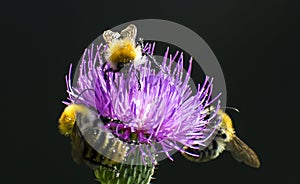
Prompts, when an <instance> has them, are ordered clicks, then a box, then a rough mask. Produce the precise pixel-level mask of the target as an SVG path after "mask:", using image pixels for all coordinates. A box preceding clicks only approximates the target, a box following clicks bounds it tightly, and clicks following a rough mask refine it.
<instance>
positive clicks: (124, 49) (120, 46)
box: [103, 24, 144, 72]
mask: <svg viewBox="0 0 300 184" xmlns="http://www.w3.org/2000/svg"><path fill="white" fill-rule="evenodd" d="M136 35H137V28H136V26H135V25H133V24H130V25H129V26H127V27H126V28H125V29H123V30H122V31H121V32H120V33H118V32H113V31H111V30H107V31H104V33H103V38H104V40H105V41H106V43H107V44H108V48H107V50H106V52H105V58H106V60H107V61H108V62H109V64H110V67H111V69H112V71H115V72H116V71H120V70H121V69H122V68H123V67H124V66H125V65H126V64H128V63H133V64H134V65H139V64H142V63H143V62H144V60H143V59H142V56H143V55H142V48H141V45H140V44H136Z"/></svg>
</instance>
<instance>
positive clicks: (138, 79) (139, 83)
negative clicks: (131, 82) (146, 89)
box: [135, 74, 141, 91]
mask: <svg viewBox="0 0 300 184" xmlns="http://www.w3.org/2000/svg"><path fill="white" fill-rule="evenodd" d="M135 76H136V78H137V81H138V85H139V87H138V90H139V91H141V82H140V78H139V76H138V75H137V74H135Z"/></svg>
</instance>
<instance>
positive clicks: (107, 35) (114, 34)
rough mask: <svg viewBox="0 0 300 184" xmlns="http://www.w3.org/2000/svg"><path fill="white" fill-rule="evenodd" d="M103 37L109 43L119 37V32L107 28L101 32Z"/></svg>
mask: <svg viewBox="0 0 300 184" xmlns="http://www.w3.org/2000/svg"><path fill="white" fill-rule="evenodd" d="M103 38H104V40H105V42H106V43H107V44H110V43H112V42H114V41H115V40H117V39H118V38H120V34H119V33H118V32H113V31H111V30H107V31H104V32H103Z"/></svg>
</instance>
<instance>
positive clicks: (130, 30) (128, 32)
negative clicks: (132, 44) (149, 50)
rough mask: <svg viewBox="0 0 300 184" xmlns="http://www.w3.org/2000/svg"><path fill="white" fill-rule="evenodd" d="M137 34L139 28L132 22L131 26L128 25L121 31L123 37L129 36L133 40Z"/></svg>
mask: <svg viewBox="0 0 300 184" xmlns="http://www.w3.org/2000/svg"><path fill="white" fill-rule="evenodd" d="M136 34H137V28H136V26H135V25H133V24H130V25H129V26H127V27H126V28H125V29H123V30H122V31H121V37H122V38H128V39H130V40H132V41H135V38H136Z"/></svg>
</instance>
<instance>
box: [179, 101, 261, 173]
mask: <svg viewBox="0 0 300 184" xmlns="http://www.w3.org/2000/svg"><path fill="white" fill-rule="evenodd" d="M213 110H214V108H213V107H209V109H208V114H210V112H211V111H213ZM217 116H218V118H220V119H221V122H220V124H219V126H218V128H217V134H216V136H215V138H214V139H213V140H212V142H211V143H210V144H209V145H208V146H207V147H206V148H204V149H203V150H197V149H192V148H188V147H184V149H185V150H186V151H188V152H189V153H193V154H196V155H199V157H196V156H192V155H188V154H186V153H183V156H184V157H186V158H187V159H188V160H190V161H193V162H207V161H210V160H213V159H215V158H217V157H218V156H219V155H220V154H221V153H222V152H223V151H224V150H228V151H230V152H231V154H232V156H233V158H234V159H236V160H237V161H239V162H243V163H245V164H246V165H248V166H251V167H254V168H258V167H260V161H259V159H258V157H257V155H256V153H255V152H254V151H253V150H252V149H251V148H250V147H249V146H248V145H246V144H245V143H244V142H243V141H242V140H241V139H240V138H238V137H237V136H236V134H235V131H234V128H233V126H232V120H231V118H230V117H229V115H228V114H226V113H225V112H224V111H222V110H219V111H218V113H217Z"/></svg>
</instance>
